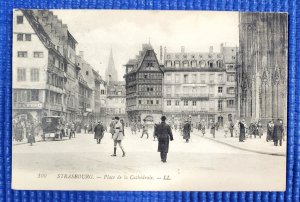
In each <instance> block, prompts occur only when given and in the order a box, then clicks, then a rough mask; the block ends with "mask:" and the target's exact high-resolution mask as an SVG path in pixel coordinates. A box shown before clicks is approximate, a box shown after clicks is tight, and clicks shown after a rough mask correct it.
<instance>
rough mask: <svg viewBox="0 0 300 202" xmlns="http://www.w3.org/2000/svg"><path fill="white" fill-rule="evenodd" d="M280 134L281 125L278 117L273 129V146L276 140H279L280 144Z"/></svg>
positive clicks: (276, 144)
mask: <svg viewBox="0 0 300 202" xmlns="http://www.w3.org/2000/svg"><path fill="white" fill-rule="evenodd" d="M282 134H283V125H282V123H281V121H280V120H279V119H278V120H277V121H276V123H275V124H274V131H273V141H274V146H278V141H279V145H280V146H282Z"/></svg>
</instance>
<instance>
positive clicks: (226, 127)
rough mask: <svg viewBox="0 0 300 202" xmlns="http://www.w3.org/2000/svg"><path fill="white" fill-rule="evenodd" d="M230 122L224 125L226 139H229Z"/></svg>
mask: <svg viewBox="0 0 300 202" xmlns="http://www.w3.org/2000/svg"><path fill="white" fill-rule="evenodd" d="M229 126H230V124H229V122H228V123H225V124H224V137H225V138H227V134H228V130H229Z"/></svg>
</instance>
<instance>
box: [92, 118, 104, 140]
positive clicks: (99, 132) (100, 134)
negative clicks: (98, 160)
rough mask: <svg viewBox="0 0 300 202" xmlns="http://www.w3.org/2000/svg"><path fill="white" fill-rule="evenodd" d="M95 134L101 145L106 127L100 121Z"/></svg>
mask: <svg viewBox="0 0 300 202" xmlns="http://www.w3.org/2000/svg"><path fill="white" fill-rule="evenodd" d="M94 133H95V136H94V138H95V139H96V140H97V144H100V143H101V140H102V138H103V134H104V127H103V125H102V123H101V122H100V121H98V124H97V125H96V126H95V128H94Z"/></svg>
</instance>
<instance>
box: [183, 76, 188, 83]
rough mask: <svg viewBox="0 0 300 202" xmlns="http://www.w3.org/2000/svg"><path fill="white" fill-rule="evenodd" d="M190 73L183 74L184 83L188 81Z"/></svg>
mask: <svg viewBox="0 0 300 202" xmlns="http://www.w3.org/2000/svg"><path fill="white" fill-rule="evenodd" d="M188 79H189V75H188V74H185V75H183V83H188Z"/></svg>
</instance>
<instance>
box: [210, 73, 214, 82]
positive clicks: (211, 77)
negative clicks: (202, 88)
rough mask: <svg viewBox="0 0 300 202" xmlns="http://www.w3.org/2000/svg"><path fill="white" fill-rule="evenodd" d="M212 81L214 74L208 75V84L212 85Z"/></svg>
mask: <svg viewBox="0 0 300 202" xmlns="http://www.w3.org/2000/svg"><path fill="white" fill-rule="evenodd" d="M214 80H215V75H214V74H210V75H209V82H210V83H213V82H214Z"/></svg>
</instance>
